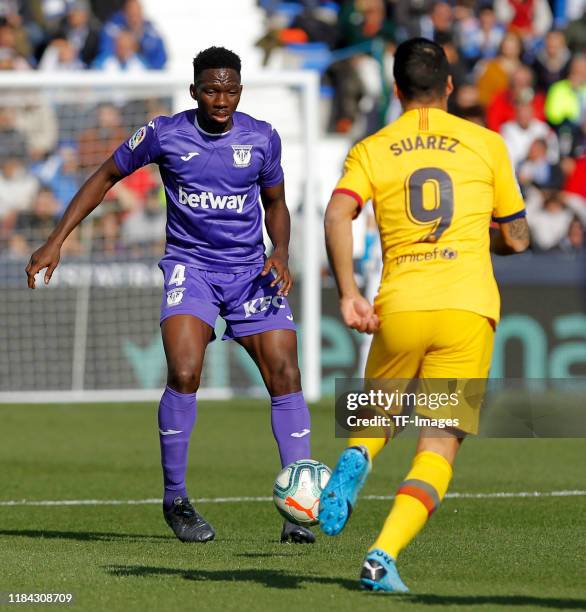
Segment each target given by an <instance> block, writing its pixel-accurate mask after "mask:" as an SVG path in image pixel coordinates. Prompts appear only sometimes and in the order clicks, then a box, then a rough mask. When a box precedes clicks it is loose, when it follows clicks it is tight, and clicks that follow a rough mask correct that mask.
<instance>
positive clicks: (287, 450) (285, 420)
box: [271, 391, 311, 467]
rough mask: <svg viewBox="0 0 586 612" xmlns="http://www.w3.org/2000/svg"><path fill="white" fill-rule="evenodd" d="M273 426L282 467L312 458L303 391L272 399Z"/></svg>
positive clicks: (307, 413)
mask: <svg viewBox="0 0 586 612" xmlns="http://www.w3.org/2000/svg"><path fill="white" fill-rule="evenodd" d="M271 425H272V426H273V435H274V436H275V440H276V441H277V444H278V446H279V455H280V457H281V466H282V467H285V466H286V465H289V463H292V462H293V461H297V459H309V458H310V456H311V453H310V450H309V449H310V438H311V434H310V423H309V410H308V409H307V404H306V403H305V400H304V399H303V391H298V392H297V393H289V394H288V395H280V396H279V397H271Z"/></svg>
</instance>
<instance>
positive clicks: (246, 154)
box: [232, 145, 252, 168]
mask: <svg viewBox="0 0 586 612" xmlns="http://www.w3.org/2000/svg"><path fill="white" fill-rule="evenodd" d="M232 151H234V154H233V159H234V167H235V168H248V166H250V158H251V157H252V145H232Z"/></svg>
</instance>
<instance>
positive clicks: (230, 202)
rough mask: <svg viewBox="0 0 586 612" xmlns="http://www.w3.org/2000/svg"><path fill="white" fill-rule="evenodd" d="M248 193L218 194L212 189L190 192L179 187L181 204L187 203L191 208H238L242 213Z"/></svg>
mask: <svg viewBox="0 0 586 612" xmlns="http://www.w3.org/2000/svg"><path fill="white" fill-rule="evenodd" d="M247 195H248V194H246V193H244V194H241V195H229V196H228V195H216V194H215V193H213V192H212V191H201V192H200V193H189V192H187V191H184V189H183V187H179V196H178V197H179V204H186V205H187V206H190V207H191V208H212V209H216V210H218V209H219V210H224V209H227V210H236V212H237V213H241V212H242V211H243V210H244V202H246V197H247Z"/></svg>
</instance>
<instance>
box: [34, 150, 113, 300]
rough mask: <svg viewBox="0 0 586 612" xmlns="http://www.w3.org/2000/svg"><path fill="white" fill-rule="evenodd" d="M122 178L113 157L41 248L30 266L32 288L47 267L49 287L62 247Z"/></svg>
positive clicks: (76, 195) (98, 172) (89, 179)
mask: <svg viewBox="0 0 586 612" xmlns="http://www.w3.org/2000/svg"><path fill="white" fill-rule="evenodd" d="M121 178H122V175H121V174H120V171H119V170H118V167H117V166H116V163H115V162H114V158H112V157H109V158H108V159H107V160H106V161H105V162H104V163H103V164H102V165H101V166H100V167H99V168H98V170H96V172H94V174H92V175H91V176H90V177H89V178H88V180H87V181H86V182H85V183H84V184H83V185H82V186H81V189H80V190H79V191H78V192H77V193H76V194H75V196H74V197H73V199H72V200H71V202H70V203H69V206H68V207H67V210H66V211H65V213H64V215H63V217H61V220H60V221H59V223H58V224H57V226H56V227H55V229H54V230H53V231H52V232H51V235H50V236H49V238H48V239H47V242H45V244H44V245H43V246H42V247H40V248H39V249H37V250H36V251H35V252H34V253H33V254H32V255H31V258H30V260H29V263H28V265H27V267H26V275H27V278H28V286H29V288H31V289H34V288H35V275H36V274H37V273H38V272H39V271H40V270H43V269H44V268H47V271H46V272H45V284H46V285H48V284H49V281H50V280H51V276H52V275H53V272H54V270H55V268H56V267H57V265H58V264H59V258H60V255H61V245H62V244H63V242H64V241H65V239H66V238H67V236H69V234H70V233H71V232H72V231H73V230H74V229H75V228H76V227H77V226H78V225H79V224H80V223H81V222H82V220H83V219H85V217H87V216H88V215H89V214H90V213H91V212H92V210H94V208H96V206H98V204H99V203H100V202H101V201H102V200H103V199H104V196H105V195H106V194H107V193H108V191H109V190H110V189H111V188H112V187H113V186H114V185H115V184H116V183H117V182H118V181H119V180H120V179H121Z"/></svg>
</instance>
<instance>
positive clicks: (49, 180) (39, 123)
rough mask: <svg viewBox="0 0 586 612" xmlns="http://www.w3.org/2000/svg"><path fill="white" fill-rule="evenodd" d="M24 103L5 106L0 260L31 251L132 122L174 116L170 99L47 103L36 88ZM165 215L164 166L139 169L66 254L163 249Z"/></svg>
mask: <svg viewBox="0 0 586 612" xmlns="http://www.w3.org/2000/svg"><path fill="white" fill-rule="evenodd" d="M18 102H19V103H18V104H10V105H5V106H2V107H0V258H7V257H8V258H25V257H27V256H29V255H30V253H31V251H32V250H33V249H34V247H35V246H38V245H39V243H41V242H42V241H44V240H45V239H46V238H47V236H48V235H49V233H50V232H51V230H52V229H53V227H54V226H55V223H56V221H57V219H58V218H59V217H60V216H61V215H62V214H63V211H64V210H65V208H66V206H67V205H68V204H69V202H70V201H71V199H72V198H73V196H74V195H75V193H76V192H77V191H78V189H79V188H80V186H81V185H82V183H83V181H84V180H85V178H87V176H88V175H89V174H91V173H92V172H93V171H94V170H96V168H97V167H98V166H99V164H101V163H102V162H103V161H104V159H106V158H107V157H108V156H109V155H111V153H112V152H113V151H114V149H115V148H116V147H117V146H118V145H119V144H120V143H122V142H124V140H126V139H127V138H128V134H129V132H130V131H131V129H132V128H131V126H137V125H144V124H146V123H147V122H148V121H149V120H150V119H152V118H153V117H155V116H157V115H161V114H163V115H168V114H170V104H169V102H168V101H166V100H164V99H150V100H134V101H128V102H126V103H124V104H122V105H121V104H114V103H112V102H109V101H103V102H100V103H99V104H97V105H95V104H88V103H86V102H74V101H71V100H68V101H67V102H66V103H58V104H49V103H48V102H47V100H46V99H44V98H42V97H39V96H38V95H37V94H29V95H28V97H27V96H26V95H24V96H23V95H22V94H21V95H20V96H19V98H18ZM58 137H61V138H63V137H66V140H63V139H62V140H58ZM165 217H166V213H165V204H164V195H163V192H162V189H161V184H160V177H159V175H158V172H157V171H156V168H153V167H150V166H147V167H145V168H141V169H140V170H138V171H137V172H135V173H134V174H132V175H131V176H129V177H127V178H126V179H124V180H123V181H121V182H120V183H118V184H116V185H115V186H114V187H113V188H112V189H111V190H110V191H109V192H108V194H107V195H106V198H105V201H104V203H103V204H102V205H101V206H99V207H98V208H97V209H96V210H95V211H94V213H92V215H91V216H90V218H89V220H88V221H87V222H86V223H84V224H83V225H82V226H81V229H77V230H76V231H74V232H73V233H72V234H71V236H70V237H69V238H68V240H67V241H66V243H65V245H64V252H65V253H67V254H70V255H80V256H83V255H90V254H93V255H96V254H103V255H107V256H117V255H136V256H151V255H159V254H160V253H161V252H162V245H163V242H164V236H165Z"/></svg>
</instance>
